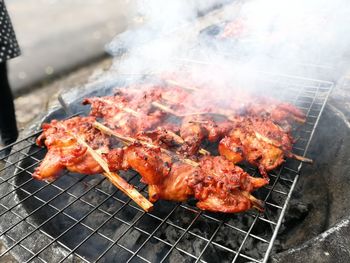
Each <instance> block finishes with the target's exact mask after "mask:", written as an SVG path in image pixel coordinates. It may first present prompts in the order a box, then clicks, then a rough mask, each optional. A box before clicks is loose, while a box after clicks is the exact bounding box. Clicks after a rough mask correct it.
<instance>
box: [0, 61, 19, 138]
mask: <svg viewBox="0 0 350 263" xmlns="http://www.w3.org/2000/svg"><path fill="white" fill-rule="evenodd" d="M0 134H1V139H2V143H3V144H5V145H8V144H10V143H12V142H14V141H16V139H17V137H18V131H17V124H16V117H15V109H14V105H13V97H12V92H11V89H10V85H9V82H8V78H7V66H6V62H4V63H0Z"/></svg>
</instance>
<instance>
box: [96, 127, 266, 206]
mask: <svg viewBox="0 0 350 263" xmlns="http://www.w3.org/2000/svg"><path fill="white" fill-rule="evenodd" d="M93 125H94V127H95V128H97V129H99V130H100V131H101V132H103V133H105V134H107V135H111V136H114V137H116V138H118V139H120V140H121V141H122V142H123V143H125V144H127V145H129V144H132V143H135V142H138V143H140V144H142V145H144V146H147V147H150V148H158V149H160V150H161V151H162V152H165V153H167V154H169V155H170V156H172V157H175V158H177V159H178V160H180V161H182V162H184V163H187V164H189V165H192V166H194V167H199V163H197V162H195V161H192V160H190V159H185V158H181V157H179V156H177V155H176V154H175V156H174V153H173V152H171V151H169V150H166V149H163V148H159V147H158V146H156V145H154V144H151V143H148V142H145V141H141V140H136V139H134V138H132V137H128V136H123V135H121V134H118V133H116V132H115V131H113V130H111V129H109V128H108V127H106V126H104V125H103V124H101V123H99V122H94V124H93ZM213 174H214V175H215V176H217V174H216V173H213ZM242 194H243V195H244V196H245V197H247V198H248V199H249V200H250V201H251V202H252V204H253V207H254V208H256V209H257V210H259V211H264V204H263V202H262V201H261V200H259V199H257V198H255V197H254V196H253V195H251V194H250V193H249V192H246V191H242Z"/></svg>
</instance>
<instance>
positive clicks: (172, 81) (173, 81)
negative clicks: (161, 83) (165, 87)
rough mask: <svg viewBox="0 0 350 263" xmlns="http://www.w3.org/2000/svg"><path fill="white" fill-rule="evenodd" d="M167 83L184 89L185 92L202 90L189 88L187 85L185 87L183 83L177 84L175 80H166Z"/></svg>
mask: <svg viewBox="0 0 350 263" xmlns="http://www.w3.org/2000/svg"><path fill="white" fill-rule="evenodd" d="M165 82H166V83H168V84H171V85H174V86H178V87H180V88H182V89H185V90H190V91H197V90H200V89H199V88H197V87H191V86H187V85H184V84H182V83H179V82H177V81H176V80H173V79H165Z"/></svg>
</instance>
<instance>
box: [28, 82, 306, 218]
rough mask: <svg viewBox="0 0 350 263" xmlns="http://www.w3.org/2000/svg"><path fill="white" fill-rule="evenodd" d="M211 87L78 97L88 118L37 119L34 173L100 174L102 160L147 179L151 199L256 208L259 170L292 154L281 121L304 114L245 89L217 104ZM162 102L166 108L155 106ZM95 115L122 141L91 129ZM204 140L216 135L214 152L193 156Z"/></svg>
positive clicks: (202, 206) (210, 206)
mask: <svg viewBox="0 0 350 263" xmlns="http://www.w3.org/2000/svg"><path fill="white" fill-rule="evenodd" d="M203 85H204V86H205V84H203ZM211 94H212V91H211V90H209V89H205V91H203V90H200V89H198V88H192V89H188V90H184V89H183V88H182V87H181V85H178V84H176V83H167V87H165V88H163V87H160V86H157V85H151V86H142V87H135V88H128V89H121V90H119V91H118V92H116V93H115V94H114V95H113V96H106V97H100V98H98V97H95V98H88V99H85V100H84V102H83V103H84V104H90V105H91V112H90V117H76V118H72V119H70V120H67V121H52V122H51V123H50V124H45V125H44V127H43V128H44V132H43V134H42V135H41V136H40V137H39V138H38V140H37V143H38V145H46V146H47V148H48V153H47V155H46V157H45V158H44V160H43V162H42V164H41V165H40V166H39V168H37V169H36V171H35V172H34V177H35V178H37V179H41V180H46V179H51V178H54V177H55V176H58V175H59V174H60V172H61V171H62V170H63V169H67V170H69V171H72V172H77V173H84V174H94V173H101V172H103V169H102V167H101V166H104V165H105V166H106V167H107V164H108V168H109V170H110V171H119V170H127V169H134V170H135V171H137V172H138V173H139V174H140V175H141V177H142V179H141V180H142V181H143V182H144V183H146V184H148V185H149V198H150V200H151V201H152V202H154V201H156V200H158V199H166V200H173V201H185V200H187V199H189V198H191V197H194V198H195V199H197V200H198V203H197V206H198V207H199V208H200V209H204V210H209V211H216V212H226V213H233V212H240V211H245V210H247V209H250V208H252V207H256V208H258V209H262V204H261V201H259V200H257V199H256V198H255V197H253V196H252V195H251V192H252V191H254V190H255V189H258V188H260V187H262V186H264V185H265V184H267V183H268V176H267V171H270V170H272V169H274V168H276V167H278V166H279V165H280V164H281V163H283V162H284V157H292V156H293V154H291V149H292V145H293V143H294V142H293V139H292V137H291V135H290V133H289V131H290V128H289V125H290V123H293V121H298V122H302V121H304V120H305V116H304V114H303V113H302V112H301V111H300V110H298V109H297V108H296V107H294V106H292V105H290V104H286V103H280V102H277V101H273V100H268V99H257V98H254V97H252V96H247V95H242V96H241V97H239V98H235V100H232V101H230V103H227V104H225V105H221V104H220V99H217V100H211ZM203 99H204V101H205V103H203ZM163 101H166V102H167V104H170V107H169V108H167V107H166V106H162V105H161V104H160V102H163ZM230 104H232V105H230ZM177 113H181V114H177ZM223 116H224V117H223ZM96 120H99V121H102V122H103V123H105V124H106V126H108V127H109V128H110V130H111V132H108V134H110V135H112V134H114V132H117V133H118V134H121V135H119V139H120V140H121V141H123V142H127V146H125V147H123V148H121V147H119V146H118V147H119V148H115V147H113V144H112V143H111V142H112V141H113V140H110V138H109V137H107V136H106V135H103V134H102V133H101V132H100V131H99V130H97V129H96V128H94V127H95V126H96ZM96 127H97V126H96ZM108 127H106V128H108ZM102 131H103V129H102ZM104 132H106V130H105V131H104ZM72 134H76V135H77V136H78V137H82V138H83V139H84V141H85V142H86V143H87V145H86V147H88V146H91V148H92V149H93V150H95V151H96V152H98V153H100V154H101V155H102V158H103V159H104V160H105V161H106V162H107V164H103V162H102V164H101V166H100V165H99V163H98V162H96V161H95V159H94V158H93V155H94V154H93V152H92V151H91V149H90V148H89V147H88V148H89V152H87V148H86V147H84V146H83V145H81V144H80V143H79V142H80V141H78V139H77V138H76V136H72ZM114 136H116V137H117V138H118V135H115V134H114ZM123 136H124V139H123V138H122V137H123ZM128 136H131V137H128ZM127 138H129V139H127ZM130 138H131V139H130ZM204 140H206V141H208V142H211V143H213V142H217V141H218V140H221V141H220V143H219V153H220V155H221V156H205V157H199V155H197V153H198V151H201V150H203V149H201V145H202V142H203V141H204ZM97 157H98V156H96V158H97ZM186 157H187V158H189V159H185V158H186ZM194 160H198V162H196V161H194ZM244 160H246V161H248V162H249V163H251V164H253V165H255V166H257V167H258V168H259V170H260V173H261V174H262V175H263V176H264V178H254V177H251V176H250V175H249V174H247V173H245V172H244V171H243V170H242V169H241V168H239V167H238V166H236V165H235V164H236V163H239V162H242V161H244Z"/></svg>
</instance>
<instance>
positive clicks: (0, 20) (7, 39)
mask: <svg viewBox="0 0 350 263" xmlns="http://www.w3.org/2000/svg"><path fill="white" fill-rule="evenodd" d="M20 53H21V52H20V49H19V46H18V43H17V40H16V35H15V31H14V30H13V27H12V23H11V20H10V17H9V14H8V13H7V10H6V6H5V3H4V1H3V0H0V63H2V62H4V61H6V60H9V59H11V58H14V57H17V56H19V55H20Z"/></svg>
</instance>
